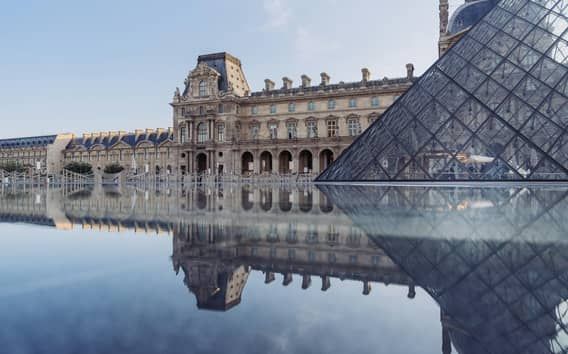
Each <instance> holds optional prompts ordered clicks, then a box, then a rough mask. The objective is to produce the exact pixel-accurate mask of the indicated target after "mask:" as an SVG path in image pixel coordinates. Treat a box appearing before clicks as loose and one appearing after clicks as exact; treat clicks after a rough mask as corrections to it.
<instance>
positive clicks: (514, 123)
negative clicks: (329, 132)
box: [317, 0, 568, 182]
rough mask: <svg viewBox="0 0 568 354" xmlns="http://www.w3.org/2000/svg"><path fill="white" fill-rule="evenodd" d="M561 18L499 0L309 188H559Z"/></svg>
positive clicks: (533, 0) (564, 92) (564, 62)
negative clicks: (505, 184) (524, 184)
mask: <svg viewBox="0 0 568 354" xmlns="http://www.w3.org/2000/svg"><path fill="white" fill-rule="evenodd" d="M567 16H568V0H501V1H500V2H499V3H498V4H497V5H496V6H495V7H494V8H493V9H492V10H491V11H490V12H489V13H488V14H487V15H486V16H485V17H484V18H483V19H482V20H481V21H480V22H479V23H477V24H476V25H475V26H474V27H473V28H472V29H471V30H470V31H469V32H468V33H467V34H466V35H465V36H464V37H463V38H462V39H461V40H460V41H459V42H458V43H456V44H455V45H454V46H453V47H452V48H451V49H450V50H449V51H448V52H446V53H445V54H444V55H443V56H442V57H441V58H440V59H439V60H438V61H437V62H436V63H435V64H434V65H433V66H432V67H431V68H430V69H428V71H426V73H425V74H424V75H423V76H422V77H421V78H420V79H419V80H418V81H417V82H416V83H415V84H414V85H413V86H412V87H411V88H410V89H409V90H408V91H407V92H406V94H405V95H404V96H402V97H401V98H400V99H399V100H397V101H396V102H395V103H394V104H393V105H392V106H391V107H390V108H389V109H388V110H387V111H386V112H385V113H384V114H383V116H382V118H381V119H379V120H378V121H377V122H375V123H374V124H373V125H372V126H371V127H369V128H368V129H367V130H366V131H365V132H364V133H363V134H362V135H361V136H360V137H359V138H358V139H357V140H356V141H355V142H354V143H353V144H352V145H351V146H350V147H349V148H348V149H347V150H345V151H344V153H343V154H342V155H341V156H340V157H339V158H338V159H337V160H336V161H335V162H334V163H333V164H332V165H331V166H329V168H328V169H326V170H325V171H324V172H323V173H322V174H321V175H320V176H319V177H318V179H317V181H319V182H339V181H344V182H347V181H503V180H504V181H551V180H553V181H554V180H556V181H558V180H561V181H567V180H568V132H567V131H566V129H567V128H568V32H567V29H568V18H567Z"/></svg>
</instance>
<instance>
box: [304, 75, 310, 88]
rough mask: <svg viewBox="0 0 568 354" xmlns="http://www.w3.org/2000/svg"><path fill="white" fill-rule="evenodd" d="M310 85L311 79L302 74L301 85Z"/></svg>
mask: <svg viewBox="0 0 568 354" xmlns="http://www.w3.org/2000/svg"><path fill="white" fill-rule="evenodd" d="M311 85H312V79H310V77H309V76H308V75H302V87H310V86H311Z"/></svg>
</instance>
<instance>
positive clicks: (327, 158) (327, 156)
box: [320, 149, 333, 172]
mask: <svg viewBox="0 0 568 354" xmlns="http://www.w3.org/2000/svg"><path fill="white" fill-rule="evenodd" d="M332 162H333V151H331V150H329V149H325V150H323V151H322V152H321V153H320V172H323V171H324V170H325V169H326V168H328V167H329V165H331V163H332Z"/></svg>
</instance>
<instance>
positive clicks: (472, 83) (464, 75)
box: [455, 65, 487, 92]
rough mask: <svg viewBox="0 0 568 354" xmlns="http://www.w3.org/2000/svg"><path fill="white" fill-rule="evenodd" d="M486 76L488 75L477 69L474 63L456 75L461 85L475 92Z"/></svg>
mask: <svg viewBox="0 0 568 354" xmlns="http://www.w3.org/2000/svg"><path fill="white" fill-rule="evenodd" d="M486 78H487V76H486V75H485V74H483V73H482V72H481V71H479V70H477V69H476V68H475V67H474V66H473V65H467V66H466V67H465V68H463V70H462V71H460V73H459V74H458V75H457V76H456V77H455V80H456V82H457V83H458V84H459V85H460V86H462V87H463V88H465V89H466V90H468V91H469V92H473V91H475V89H476V88H477V87H478V86H479V85H480V84H481V83H482V82H483V81H485V79H486Z"/></svg>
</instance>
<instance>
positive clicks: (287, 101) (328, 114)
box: [171, 53, 415, 175]
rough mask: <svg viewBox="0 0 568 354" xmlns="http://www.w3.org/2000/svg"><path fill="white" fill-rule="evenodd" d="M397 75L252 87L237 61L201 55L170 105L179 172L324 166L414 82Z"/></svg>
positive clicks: (409, 74)
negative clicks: (392, 77)
mask: <svg viewBox="0 0 568 354" xmlns="http://www.w3.org/2000/svg"><path fill="white" fill-rule="evenodd" d="M406 71H407V75H406V76H405V77H402V78H396V79H389V78H386V77H385V78H383V79H380V80H371V74H370V72H369V70H368V69H362V77H361V80H360V81H357V82H351V83H344V82H340V83H338V84H331V83H330V77H329V75H328V74H326V73H322V74H321V82H320V83H319V84H316V85H312V82H311V79H310V78H309V77H308V76H307V75H303V76H302V77H301V85H300V86H296V87H295V86H294V85H293V81H292V80H291V79H289V78H287V77H284V78H283V79H282V87H281V88H279V89H277V88H275V84H274V82H273V81H271V80H269V79H267V80H265V88H264V90H263V91H260V92H250V88H249V86H248V83H247V80H246V78H245V75H244V72H243V69H242V65H241V62H240V61H239V60H238V59H237V58H235V57H234V56H232V55H230V54H228V53H217V54H210V55H203V56H200V57H199V58H198V60H197V66H196V67H195V69H193V70H192V71H190V73H189V75H188V76H187V78H186V80H185V88H184V90H183V93H182V91H181V90H180V89H177V90H176V92H175V94H174V99H173V102H172V103H171V105H172V107H173V122H174V130H175V139H176V142H177V143H178V144H179V147H180V150H179V156H178V157H179V170H180V171H181V172H182V173H185V174H195V173H209V174H243V175H268V174H295V173H313V174H316V173H319V172H320V171H323V170H324V169H325V168H326V167H327V166H328V165H329V164H330V163H331V162H332V161H333V160H334V159H335V158H336V157H337V156H338V155H339V154H340V153H341V152H342V151H343V150H344V149H345V148H346V147H347V146H349V145H350V144H351V143H352V142H353V140H354V139H355V138H356V137H357V136H358V135H359V134H360V133H361V132H362V131H364V130H365V129H366V128H367V127H368V126H369V125H370V124H371V123H372V122H373V121H375V120H376V119H378V118H379V117H380V116H381V114H382V113H383V112H384V111H385V110H386V109H387V108H388V107H389V106H390V105H391V104H392V103H393V102H394V101H395V100H396V99H397V98H398V97H399V96H400V95H402V94H403V93H404V92H405V91H406V90H407V89H408V88H409V87H410V86H411V84H412V82H414V80H415V78H414V66H413V65H412V64H408V65H407V66H406Z"/></svg>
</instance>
